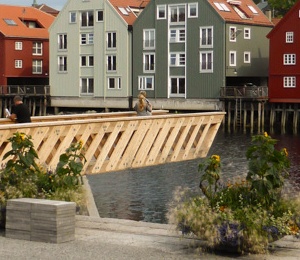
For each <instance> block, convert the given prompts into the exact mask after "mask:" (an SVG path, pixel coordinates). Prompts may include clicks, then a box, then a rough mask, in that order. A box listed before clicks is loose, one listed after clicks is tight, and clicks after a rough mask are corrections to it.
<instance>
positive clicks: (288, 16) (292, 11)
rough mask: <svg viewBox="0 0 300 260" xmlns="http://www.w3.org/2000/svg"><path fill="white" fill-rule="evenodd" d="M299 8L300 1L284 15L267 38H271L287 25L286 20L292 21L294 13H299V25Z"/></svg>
mask: <svg viewBox="0 0 300 260" xmlns="http://www.w3.org/2000/svg"><path fill="white" fill-rule="evenodd" d="M299 8H300V1H298V2H296V3H295V4H294V6H293V7H292V8H291V9H290V10H289V11H288V12H287V13H286V14H285V15H284V17H283V18H281V19H280V21H279V22H278V23H277V24H276V26H275V27H274V28H273V30H272V31H270V32H269V34H268V35H267V37H268V38H270V37H271V36H272V35H273V34H274V33H275V32H276V31H277V30H278V29H279V28H280V27H281V26H282V25H283V24H284V23H285V21H286V20H288V19H292V17H293V15H292V14H293V13H294V12H297V17H298V20H297V23H298V21H299V16H298V10H299ZM295 22H296V21H295Z"/></svg>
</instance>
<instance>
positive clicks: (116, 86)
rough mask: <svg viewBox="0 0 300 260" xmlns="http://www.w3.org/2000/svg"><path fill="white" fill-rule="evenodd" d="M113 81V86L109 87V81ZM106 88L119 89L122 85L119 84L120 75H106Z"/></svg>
mask: <svg viewBox="0 0 300 260" xmlns="http://www.w3.org/2000/svg"><path fill="white" fill-rule="evenodd" d="M111 80H112V82H113V85H114V87H110V86H111V85H110V82H111ZM107 88H108V89H121V88H122V85H121V77H108V78H107Z"/></svg>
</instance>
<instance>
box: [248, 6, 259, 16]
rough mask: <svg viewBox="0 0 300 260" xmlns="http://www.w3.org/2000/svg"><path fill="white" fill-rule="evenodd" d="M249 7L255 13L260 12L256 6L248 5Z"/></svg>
mask: <svg viewBox="0 0 300 260" xmlns="http://www.w3.org/2000/svg"><path fill="white" fill-rule="evenodd" d="M248 8H249V9H250V10H251V12H252V13H253V14H258V11H257V10H256V9H255V7H254V6H252V5H248Z"/></svg>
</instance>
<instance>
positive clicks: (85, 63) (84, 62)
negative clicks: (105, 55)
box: [80, 56, 94, 67]
mask: <svg viewBox="0 0 300 260" xmlns="http://www.w3.org/2000/svg"><path fill="white" fill-rule="evenodd" d="M80 65H81V67H93V66H94V56H81V64H80Z"/></svg>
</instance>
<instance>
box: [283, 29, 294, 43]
mask: <svg viewBox="0 0 300 260" xmlns="http://www.w3.org/2000/svg"><path fill="white" fill-rule="evenodd" d="M285 42H286V43H293V42H294V32H286V33H285Z"/></svg>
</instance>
